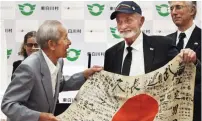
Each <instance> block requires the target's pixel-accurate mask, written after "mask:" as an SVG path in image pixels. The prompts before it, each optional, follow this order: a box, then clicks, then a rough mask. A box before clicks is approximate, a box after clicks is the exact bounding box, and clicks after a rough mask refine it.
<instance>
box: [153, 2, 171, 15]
mask: <svg viewBox="0 0 202 121" xmlns="http://www.w3.org/2000/svg"><path fill="white" fill-rule="evenodd" d="M168 8H169V6H168V5H167V4H162V5H160V6H158V5H156V10H157V11H158V13H159V15H160V16H163V17H165V16H168V15H169V14H170V13H169V11H168Z"/></svg>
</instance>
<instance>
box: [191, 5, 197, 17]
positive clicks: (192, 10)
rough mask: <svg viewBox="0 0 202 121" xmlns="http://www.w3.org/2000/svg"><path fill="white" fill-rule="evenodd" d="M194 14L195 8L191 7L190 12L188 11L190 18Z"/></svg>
mask: <svg viewBox="0 0 202 121" xmlns="http://www.w3.org/2000/svg"><path fill="white" fill-rule="evenodd" d="M195 13H196V7H195V6H192V7H191V10H190V14H191V15H192V16H194V14H195Z"/></svg>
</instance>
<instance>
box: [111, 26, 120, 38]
mask: <svg viewBox="0 0 202 121" xmlns="http://www.w3.org/2000/svg"><path fill="white" fill-rule="evenodd" d="M110 30H111V33H112V35H113V37H114V38H116V39H120V38H121V37H120V36H119V33H118V31H117V28H116V27H114V28H113V27H110Z"/></svg>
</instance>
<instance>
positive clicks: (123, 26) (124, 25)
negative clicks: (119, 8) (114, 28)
mask: <svg viewBox="0 0 202 121" xmlns="http://www.w3.org/2000/svg"><path fill="white" fill-rule="evenodd" d="M126 27H127V24H125V23H123V24H121V25H120V26H119V28H120V29H125V28H126Z"/></svg>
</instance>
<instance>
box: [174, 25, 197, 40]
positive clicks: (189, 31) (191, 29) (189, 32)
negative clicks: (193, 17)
mask: <svg viewBox="0 0 202 121" xmlns="http://www.w3.org/2000/svg"><path fill="white" fill-rule="evenodd" d="M195 26H196V25H195V24H194V23H193V24H192V26H191V27H189V28H188V29H187V30H186V31H184V32H182V31H180V30H178V31H177V37H178V38H179V35H180V33H185V34H186V38H187V39H188V40H189V38H190V37H191V34H192V32H193V30H194V28H195Z"/></svg>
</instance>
